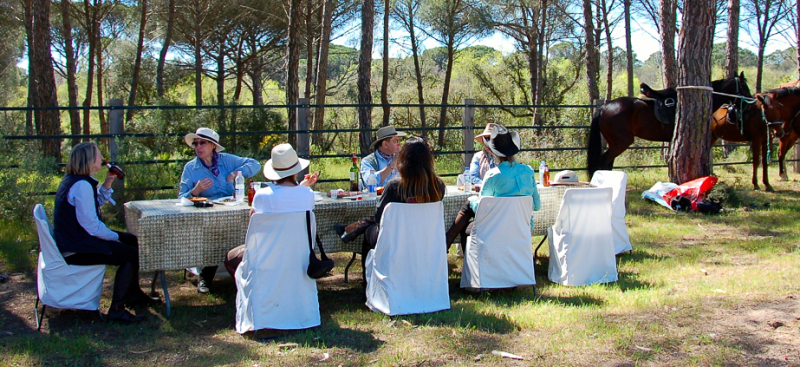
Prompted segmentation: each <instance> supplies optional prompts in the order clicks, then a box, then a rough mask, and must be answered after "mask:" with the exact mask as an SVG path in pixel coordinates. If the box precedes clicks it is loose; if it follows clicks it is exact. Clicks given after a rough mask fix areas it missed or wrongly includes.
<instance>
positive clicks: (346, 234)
mask: <svg viewBox="0 0 800 367" xmlns="http://www.w3.org/2000/svg"><path fill="white" fill-rule="evenodd" d="M373 224H375V217H374V216H369V217H367V218H366V219H362V220H360V221H357V222H353V223H350V224H348V225H347V226H344V225H341V224H335V225H334V226H333V230H334V231H336V234H338V235H339V238H341V239H342V241H343V242H344V243H348V242H350V241H352V240H354V239H356V238H358V236H360V235H362V234H364V231H366V230H367V228H369V226H371V225H373Z"/></svg>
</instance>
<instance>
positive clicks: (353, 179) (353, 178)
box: [350, 154, 361, 191]
mask: <svg viewBox="0 0 800 367" xmlns="http://www.w3.org/2000/svg"><path fill="white" fill-rule="evenodd" d="M357 162H358V157H356V155H355V154H353V165H352V166H351V167H350V191H358V181H359V178H360V177H358V176H360V175H361V173H360V172H359V170H358V164H357Z"/></svg>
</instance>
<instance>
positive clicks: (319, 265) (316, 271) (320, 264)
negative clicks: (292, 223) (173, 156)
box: [306, 210, 334, 279]
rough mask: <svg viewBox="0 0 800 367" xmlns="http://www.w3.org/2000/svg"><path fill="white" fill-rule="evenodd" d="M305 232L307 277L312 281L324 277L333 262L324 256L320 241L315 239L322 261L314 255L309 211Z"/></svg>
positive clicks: (331, 267)
mask: <svg viewBox="0 0 800 367" xmlns="http://www.w3.org/2000/svg"><path fill="white" fill-rule="evenodd" d="M306 230H307V232H308V250H309V251H311V252H310V253H309V254H308V270H307V271H306V273H308V276H309V277H311V278H314V279H319V278H322V277H323V276H325V274H327V273H328V272H329V271H331V269H333V266H334V264H333V260H331V259H329V258H328V256H327V255H325V250H324V249H323V248H322V241H320V240H319V237H317V246H319V253H320V255H322V260H320V259H317V254H316V253H314V245H313V243H312V241H311V211H309V210H307V211H306Z"/></svg>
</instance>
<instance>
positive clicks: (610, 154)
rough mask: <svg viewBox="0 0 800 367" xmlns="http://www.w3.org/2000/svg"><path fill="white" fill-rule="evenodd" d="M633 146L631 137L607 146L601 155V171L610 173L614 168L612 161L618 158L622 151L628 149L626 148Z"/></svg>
mask: <svg viewBox="0 0 800 367" xmlns="http://www.w3.org/2000/svg"><path fill="white" fill-rule="evenodd" d="M631 144H633V136H631V137H630V139H623V140H622V141H619V140H618V141H617V142H615V144H614V145H611V143H609V144H608V150H606V152H605V153H603V155H602V156H601V157H602V167H603V168H602V169H604V170H609V171H611V170H612V169H613V168H614V160H615V159H616V158H617V157H619V155H620V154H622V153H623V152H624V151H626V150H627V149H628V147H630V146H631Z"/></svg>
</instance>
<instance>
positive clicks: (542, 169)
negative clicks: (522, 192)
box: [539, 161, 547, 186]
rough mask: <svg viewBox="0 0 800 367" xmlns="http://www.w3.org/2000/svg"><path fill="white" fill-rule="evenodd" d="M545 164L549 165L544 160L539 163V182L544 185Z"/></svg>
mask: <svg viewBox="0 0 800 367" xmlns="http://www.w3.org/2000/svg"><path fill="white" fill-rule="evenodd" d="M545 166H547V164H546V163H545V162H544V161H542V162H541V163H539V184H540V185H542V186H544V167H545Z"/></svg>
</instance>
